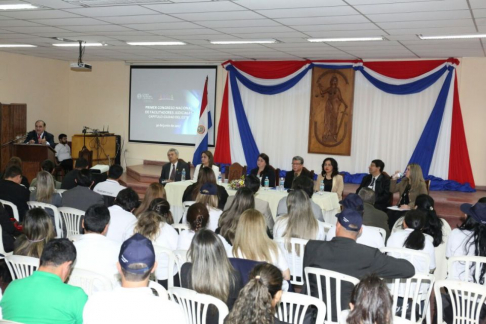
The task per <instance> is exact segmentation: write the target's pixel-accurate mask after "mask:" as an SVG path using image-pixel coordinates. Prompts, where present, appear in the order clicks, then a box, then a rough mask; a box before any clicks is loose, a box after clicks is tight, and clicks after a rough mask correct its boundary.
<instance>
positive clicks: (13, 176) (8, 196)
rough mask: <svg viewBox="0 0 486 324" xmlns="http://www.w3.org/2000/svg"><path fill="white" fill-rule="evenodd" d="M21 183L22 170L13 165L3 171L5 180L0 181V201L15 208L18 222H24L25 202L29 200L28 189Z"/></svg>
mask: <svg viewBox="0 0 486 324" xmlns="http://www.w3.org/2000/svg"><path fill="white" fill-rule="evenodd" d="M21 182H22V170H21V169H20V168H19V167H18V166H15V165H12V166H10V167H8V168H7V170H6V171H5V180H0V199H2V200H7V201H10V202H11V203H13V204H15V206H17V210H18V211H19V221H20V222H23V221H24V216H25V213H27V210H29V207H28V206H27V202H28V201H29V200H30V192H29V189H27V188H25V187H24V186H23V185H21V184H20V183H21Z"/></svg>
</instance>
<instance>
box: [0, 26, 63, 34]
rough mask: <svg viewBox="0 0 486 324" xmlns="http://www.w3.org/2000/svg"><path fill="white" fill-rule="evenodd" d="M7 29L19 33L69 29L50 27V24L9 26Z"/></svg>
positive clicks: (54, 31)
mask: <svg viewBox="0 0 486 324" xmlns="http://www.w3.org/2000/svg"><path fill="white" fill-rule="evenodd" d="M4 29H6V30H10V31H13V32H17V33H31V34H34V33H57V32H59V33H62V32H64V33H65V32H68V31H67V30H64V29H60V28H56V27H48V26H41V27H7V28H4Z"/></svg>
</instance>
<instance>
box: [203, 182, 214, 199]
mask: <svg viewBox="0 0 486 324" xmlns="http://www.w3.org/2000/svg"><path fill="white" fill-rule="evenodd" d="M199 192H200V193H201V194H203V195H210V196H215V195H217V194H218V187H216V185H215V184H214V183H211V182H206V183H205V184H203V185H202V186H201V190H200V191H199Z"/></svg>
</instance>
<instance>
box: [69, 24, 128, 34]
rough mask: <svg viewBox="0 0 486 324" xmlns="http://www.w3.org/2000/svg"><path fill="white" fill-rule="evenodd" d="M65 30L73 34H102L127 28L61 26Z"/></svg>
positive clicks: (115, 26)
mask: <svg viewBox="0 0 486 324" xmlns="http://www.w3.org/2000/svg"><path fill="white" fill-rule="evenodd" d="M61 28H64V29H66V30H71V31H74V32H81V33H84V32H104V31H109V32H110V31H112V32H113V31H127V30H130V29H129V28H126V27H123V26H118V25H86V26H61Z"/></svg>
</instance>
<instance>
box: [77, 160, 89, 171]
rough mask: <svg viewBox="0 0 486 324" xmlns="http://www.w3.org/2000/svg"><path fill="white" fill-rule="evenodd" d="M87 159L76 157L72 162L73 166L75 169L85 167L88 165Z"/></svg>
mask: <svg viewBox="0 0 486 324" xmlns="http://www.w3.org/2000/svg"><path fill="white" fill-rule="evenodd" d="M88 165H89V164H88V160H86V159H85V158H78V159H76V163H75V164H74V168H76V169H86V168H87V167H88Z"/></svg>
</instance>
